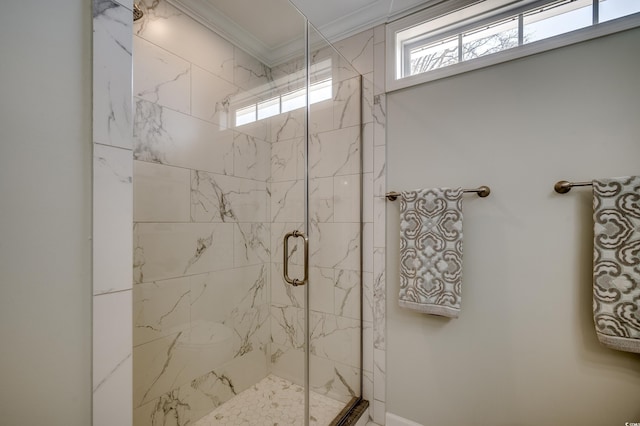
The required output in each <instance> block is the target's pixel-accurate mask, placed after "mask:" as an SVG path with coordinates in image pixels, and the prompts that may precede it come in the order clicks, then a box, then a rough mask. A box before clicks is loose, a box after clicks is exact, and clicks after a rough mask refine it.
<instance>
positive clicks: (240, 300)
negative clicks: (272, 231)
mask: <svg viewBox="0 0 640 426" xmlns="http://www.w3.org/2000/svg"><path fill="white" fill-rule="evenodd" d="M190 285H191V321H208V322H215V323H227V324H229V321H230V319H231V318H233V317H234V316H237V314H238V313H240V314H242V313H244V312H250V311H251V310H255V309H258V308H261V307H262V306H266V303H267V301H268V295H269V266H268V265H264V264H263V265H253V266H247V267H242V268H234V269H225V270H222V271H217V272H212V273H209V274H202V275H195V276H192V277H190ZM263 314H264V313H262V312H260V313H259V315H263Z"/></svg>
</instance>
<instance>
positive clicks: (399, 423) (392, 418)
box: [385, 412, 423, 426]
mask: <svg viewBox="0 0 640 426" xmlns="http://www.w3.org/2000/svg"><path fill="white" fill-rule="evenodd" d="M385 420H386V422H385V423H386V426H423V425H421V424H420V423H416V422H414V421H412V420H409V419H405V418H403V417H400V416H397V415H395V414H393V413H389V412H387V415H386V418H385Z"/></svg>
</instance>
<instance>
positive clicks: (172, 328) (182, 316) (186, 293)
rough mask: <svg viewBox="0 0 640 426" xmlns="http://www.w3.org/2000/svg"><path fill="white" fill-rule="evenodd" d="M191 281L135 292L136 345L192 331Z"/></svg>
mask: <svg viewBox="0 0 640 426" xmlns="http://www.w3.org/2000/svg"><path fill="white" fill-rule="evenodd" d="M190 301H191V300H190V283H189V278H176V279H171V280H165V281H155V282H151V283H143V284H138V285H136V286H135V287H134V289H133V345H134V346H138V345H141V344H143V343H147V342H150V341H152V340H155V339H157V338H160V337H165V336H169V335H171V334H176V333H178V332H180V331H188V330H189V327H190V325H189V321H190V306H191V303H190Z"/></svg>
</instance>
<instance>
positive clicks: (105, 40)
mask: <svg viewBox="0 0 640 426" xmlns="http://www.w3.org/2000/svg"><path fill="white" fill-rule="evenodd" d="M131 22H132V21H131V9H127V8H126V7H123V6H121V5H120V4H118V3H116V2H114V1H111V0H94V3H93V51H94V52H100V54H99V55H93V141H94V142H97V143H101V144H104V145H111V146H117V147H121V148H128V149H131V146H132V141H131V61H132V58H131V51H132V48H131V43H132V41H131V25H132V23H131Z"/></svg>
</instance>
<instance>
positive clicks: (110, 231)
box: [93, 144, 133, 294]
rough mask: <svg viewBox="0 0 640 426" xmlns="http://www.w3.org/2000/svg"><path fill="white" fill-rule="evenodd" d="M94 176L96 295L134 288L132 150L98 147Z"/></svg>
mask: <svg viewBox="0 0 640 426" xmlns="http://www.w3.org/2000/svg"><path fill="white" fill-rule="evenodd" d="M93 175H94V176H93V192H94V197H93V254H94V262H93V294H104V293H110V292H114V291H120V290H126V289H130V288H131V258H132V252H131V250H132V248H131V227H132V222H133V215H132V210H133V201H132V192H133V191H132V175H133V158H132V155H131V151H130V150H126V149H121V148H115V147H111V146H105V145H100V144H94V151H93Z"/></svg>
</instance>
